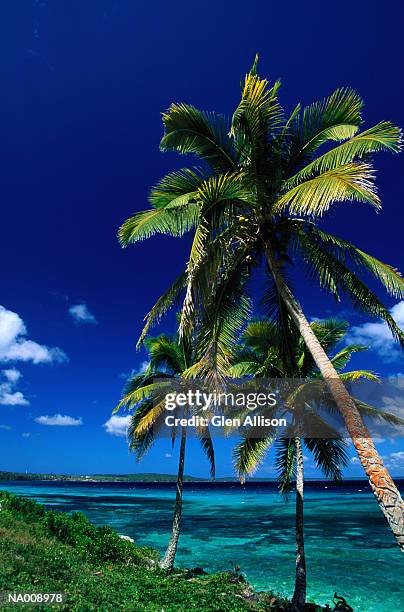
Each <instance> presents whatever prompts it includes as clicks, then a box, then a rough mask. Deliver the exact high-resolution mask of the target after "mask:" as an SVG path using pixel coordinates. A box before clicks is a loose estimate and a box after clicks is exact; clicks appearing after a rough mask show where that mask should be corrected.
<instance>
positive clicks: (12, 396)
mask: <svg viewBox="0 0 404 612" xmlns="http://www.w3.org/2000/svg"><path fill="white" fill-rule="evenodd" d="M1 374H2V376H3V378H4V379H5V380H4V381H3V382H0V404H1V405H2V406H27V405H28V404H29V401H28V400H27V399H26V398H25V397H24V395H23V394H22V393H21V391H16V390H15V385H16V384H17V382H18V381H19V379H20V378H21V376H22V374H21V372H20V371H19V370H16V369H15V368H10V369H9V370H3V371H2V372H1Z"/></svg>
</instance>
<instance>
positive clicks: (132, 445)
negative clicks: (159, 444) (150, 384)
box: [127, 400, 155, 461]
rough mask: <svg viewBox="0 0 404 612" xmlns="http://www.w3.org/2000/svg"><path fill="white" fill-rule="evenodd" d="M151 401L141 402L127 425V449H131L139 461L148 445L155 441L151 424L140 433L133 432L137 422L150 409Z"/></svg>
mask: <svg viewBox="0 0 404 612" xmlns="http://www.w3.org/2000/svg"><path fill="white" fill-rule="evenodd" d="M152 407H153V402H152V400H146V401H145V402H143V403H142V405H141V406H139V408H138V409H137V410H136V412H135V413H134V415H133V416H132V417H131V419H130V423H129V427H128V433H127V437H128V443H129V450H131V451H132V452H133V453H134V454H135V456H136V460H137V461H141V460H142V459H143V457H144V455H145V454H146V453H147V451H148V450H149V449H150V447H151V446H152V445H153V443H154V441H155V435H154V428H153V425H151V426H150V427H148V428H147V429H146V430H145V431H144V432H143V433H142V434H137V433H135V432H136V430H137V428H138V425H139V422H140V421H141V420H142V419H143V417H144V416H145V415H147V414H148V412H149V411H150V410H151V409H152Z"/></svg>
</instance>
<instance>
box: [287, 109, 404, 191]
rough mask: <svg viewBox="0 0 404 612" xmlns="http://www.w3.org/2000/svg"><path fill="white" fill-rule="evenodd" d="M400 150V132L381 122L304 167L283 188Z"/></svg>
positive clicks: (387, 122)
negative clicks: (350, 164)
mask: <svg viewBox="0 0 404 612" xmlns="http://www.w3.org/2000/svg"><path fill="white" fill-rule="evenodd" d="M400 149H401V130H400V128H398V127H396V126H395V125H393V124H392V123H390V122H389V121H382V122H381V123H378V124H377V125H375V126H373V127H371V128H370V129H368V130H366V131H364V132H361V133H360V134H356V135H355V136H353V137H352V138H350V139H349V140H347V141H346V142H344V143H342V144H340V145H338V146H336V147H334V148H333V149H331V150H330V151H327V152H326V153H324V154H323V155H321V156H320V157H317V158H316V159H315V160H313V161H312V162H310V163H309V164H307V165H306V166H304V167H303V168H302V169H301V170H299V171H298V172H297V173H296V174H294V175H293V176H292V177H291V178H289V179H288V180H287V181H286V184H285V188H286V189H291V188H292V187H295V186H296V185H298V184H299V183H301V182H303V181H306V180H307V179H309V178H311V177H312V176H313V175H314V174H317V173H323V172H326V171H328V170H334V169H335V168H338V167H339V166H343V165H346V164H349V163H352V162H353V161H355V160H357V159H363V158H364V157H366V156H367V155H369V154H370V153H375V152H377V151H392V152H393V153H397V152H398V151H400Z"/></svg>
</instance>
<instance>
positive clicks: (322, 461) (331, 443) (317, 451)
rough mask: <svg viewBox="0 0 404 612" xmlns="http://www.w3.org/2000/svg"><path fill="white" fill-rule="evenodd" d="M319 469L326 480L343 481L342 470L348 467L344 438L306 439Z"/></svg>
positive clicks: (306, 443) (305, 441)
mask: <svg viewBox="0 0 404 612" xmlns="http://www.w3.org/2000/svg"><path fill="white" fill-rule="evenodd" d="M304 443H305V445H306V447H307V449H308V450H309V451H310V452H311V453H312V454H313V457H314V461H315V463H316V465H317V467H318V468H319V469H320V470H321V471H322V472H323V474H324V476H325V477H326V478H333V479H334V480H341V478H342V468H343V467H345V466H346V465H348V461H349V458H348V454H347V448H348V447H347V445H346V443H345V442H344V440H343V439H342V438H306V437H305V438H304Z"/></svg>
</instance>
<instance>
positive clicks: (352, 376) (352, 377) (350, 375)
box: [339, 370, 380, 382]
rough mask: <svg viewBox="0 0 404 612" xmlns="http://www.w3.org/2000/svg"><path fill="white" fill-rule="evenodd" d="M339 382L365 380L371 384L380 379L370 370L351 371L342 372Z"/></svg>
mask: <svg viewBox="0 0 404 612" xmlns="http://www.w3.org/2000/svg"><path fill="white" fill-rule="evenodd" d="M339 377H340V379H341V380H345V381H347V382H354V381H356V380H361V379H366V380H372V381H373V382H380V377H379V376H378V375H377V374H375V373H374V372H370V370H352V371H351V372H343V373H342V374H340V375H339Z"/></svg>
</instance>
